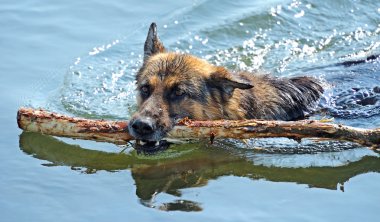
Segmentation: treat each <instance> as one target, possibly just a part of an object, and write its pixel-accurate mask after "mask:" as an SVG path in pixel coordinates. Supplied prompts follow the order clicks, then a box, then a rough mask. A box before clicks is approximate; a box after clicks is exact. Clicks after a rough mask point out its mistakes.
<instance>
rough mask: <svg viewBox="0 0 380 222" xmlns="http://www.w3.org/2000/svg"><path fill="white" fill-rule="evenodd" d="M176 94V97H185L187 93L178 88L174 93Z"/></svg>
mask: <svg viewBox="0 0 380 222" xmlns="http://www.w3.org/2000/svg"><path fill="white" fill-rule="evenodd" d="M174 93H175V95H176V96H183V95H184V94H185V91H183V90H182V89H179V88H177V89H176V90H175V91H174Z"/></svg>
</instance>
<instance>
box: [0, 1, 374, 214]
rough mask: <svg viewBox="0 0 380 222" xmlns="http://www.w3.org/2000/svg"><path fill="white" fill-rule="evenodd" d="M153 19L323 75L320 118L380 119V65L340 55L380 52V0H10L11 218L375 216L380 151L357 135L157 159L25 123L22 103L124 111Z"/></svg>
mask: <svg viewBox="0 0 380 222" xmlns="http://www.w3.org/2000/svg"><path fill="white" fill-rule="evenodd" d="M152 21H155V22H156V23H157V24H158V26H159V27H158V29H159V30H158V31H159V34H160V37H161V39H162V41H163V42H164V44H165V45H166V47H167V48H169V49H171V50H173V51H181V52H188V53H192V54H195V55H197V56H200V57H202V58H204V59H207V60H208V61H210V62H212V63H214V64H218V65H223V66H227V67H229V68H231V69H242V70H248V71H256V70H264V71H266V72H271V73H273V74H274V75H277V76H293V75H301V74H304V73H306V74H308V75H312V76H315V77H316V78H319V79H321V80H322V81H324V82H326V84H325V85H326V93H325V94H324V98H322V100H321V103H320V105H319V110H321V111H322V112H320V113H318V114H316V115H314V116H313V118H320V117H321V116H326V117H328V118H330V117H334V119H335V122H338V123H344V124H347V125H352V126H359V127H364V128H373V127H380V93H377V91H376V90H374V87H376V86H380V62H379V61H373V62H368V63H363V64H358V65H352V66H343V65H339V64H340V63H342V62H345V61H353V60H360V59H363V58H366V57H367V56H370V55H378V54H380V2H379V1H374V0H373V1H369V0H368V1H354V0H348V1H343V0H339V1H316V0H309V1H276V0H271V1H239V0H238V1H211V0H209V1H175V2H174V1H173V2H171V1H160V2H154V1H152V2H141V1H134V0H131V1H121V0H117V1H110V2H106V1H104V2H102V1H99V0H91V1H86V2H77V1H70V0H69V1H36V0H30V1H26V0H22V1H9V0H4V1H3V2H2V3H1V4H0V50H1V54H0V60H1V63H0V83H1V87H0V90H1V91H0V95H1V100H0V101H1V103H0V106H1V110H2V112H1V114H2V115H0V121H1V123H2V127H1V133H0V158H1V159H0V160H1V161H0V187H1V190H0V213H1V219H0V221H255V220H256V221H359V220H362V221H376V220H377V218H378V215H377V212H378V211H379V210H380V204H379V203H380V192H379V189H378V187H379V185H380V174H379V172H380V156H379V153H378V152H376V151H372V150H369V149H367V148H365V147H360V146H357V145H355V144H350V143H339V142H331V141H327V142H315V141H311V140H305V141H302V143H300V144H298V143H297V142H294V141H290V140H287V139H277V140H250V141H247V144H248V145H247V144H246V143H243V142H240V141H234V140H227V141H217V142H216V143H215V144H213V145H210V144H208V143H207V142H199V143H190V144H182V145H177V146H173V147H171V149H170V150H168V151H165V152H161V153H158V154H156V155H150V156H146V155H141V154H138V153H136V151H134V150H133V149H132V148H131V147H130V146H126V147H119V146H115V145H112V144H105V143H96V142H91V141H81V140H71V139H62V138H54V137H50V136H46V135H41V134H36V133H27V132H22V131H21V130H19V129H18V128H17V124H16V118H15V117H16V111H17V109H18V108H19V107H20V106H31V107H43V108H46V109H49V110H51V111H57V112H61V113H66V114H69V115H72V116H81V117H87V118H108V119H128V118H129V116H130V115H131V113H132V112H133V111H134V110H135V102H134V101H135V97H134V96H135V94H134V83H133V79H134V74H135V73H136V70H137V69H138V67H139V66H140V65H141V55H142V47H143V42H144V40H145V35H146V32H147V28H148V26H149V24H150V23H151V22H152ZM363 101H372V102H369V103H368V102H366V103H365V104H364V102H363ZM249 147H260V148H262V149H263V152H258V151H257V150H253V149H250V148H249Z"/></svg>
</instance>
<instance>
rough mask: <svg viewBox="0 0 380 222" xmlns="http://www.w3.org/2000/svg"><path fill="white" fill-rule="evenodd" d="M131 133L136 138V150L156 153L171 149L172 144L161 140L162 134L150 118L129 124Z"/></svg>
mask: <svg viewBox="0 0 380 222" xmlns="http://www.w3.org/2000/svg"><path fill="white" fill-rule="evenodd" d="M128 131H129V133H130V134H131V135H132V136H133V137H135V138H136V143H135V149H136V150H142V151H147V152H156V151H159V150H164V149H166V148H168V147H169V145H170V143H169V142H167V141H165V140H161V139H162V136H161V134H162V133H161V132H158V131H159V130H158V129H157V127H156V124H155V123H154V121H153V120H152V118H150V117H139V118H134V119H132V120H131V121H130V122H129V124H128Z"/></svg>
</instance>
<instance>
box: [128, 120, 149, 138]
mask: <svg viewBox="0 0 380 222" xmlns="http://www.w3.org/2000/svg"><path fill="white" fill-rule="evenodd" d="M131 127H132V129H133V131H135V133H137V134H139V135H141V136H143V135H149V134H152V133H153V131H154V127H153V121H152V120H151V119H150V118H139V119H136V120H135V121H133V122H132V125H131Z"/></svg>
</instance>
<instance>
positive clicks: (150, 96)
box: [130, 24, 323, 140]
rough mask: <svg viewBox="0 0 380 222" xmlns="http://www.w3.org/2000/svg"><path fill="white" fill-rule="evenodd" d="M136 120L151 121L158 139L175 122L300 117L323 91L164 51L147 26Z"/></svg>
mask: <svg viewBox="0 0 380 222" xmlns="http://www.w3.org/2000/svg"><path fill="white" fill-rule="evenodd" d="M136 82H137V91H138V107H139V109H138V112H137V113H136V114H135V115H134V116H133V118H132V120H131V123H133V121H135V120H136V119H138V118H147V119H149V121H152V122H153V125H154V133H153V134H152V135H139V134H138V133H135V132H133V129H131V130H130V131H132V132H131V133H132V135H133V136H135V137H137V138H140V139H146V140H160V139H161V138H162V137H164V136H165V134H166V132H168V131H169V130H170V129H171V128H172V127H173V126H174V124H175V122H176V120H177V119H181V118H184V117H189V118H191V119H196V120H217V119H234V120H239V119H268V120H269V119H273V120H295V119H301V118H304V115H305V112H307V111H308V110H309V109H310V108H311V107H312V106H313V105H314V104H315V102H316V101H318V99H319V97H320V95H321V94H322V92H323V88H322V87H321V85H320V84H319V83H318V81H317V80H315V79H313V78H310V77H295V78H276V77H273V76H270V75H265V74H255V73H248V72H233V71H230V70H227V69H226V68H224V67H220V66H214V65H212V64H210V63H208V62H207V61H205V60H202V59H200V58H197V57H195V56H192V55H188V54H180V53H172V52H166V50H165V48H164V46H163V44H162V43H161V41H159V39H158V37H157V34H156V27H155V25H154V24H152V26H151V28H150V31H149V33H148V37H147V41H146V43H145V47H144V64H143V66H142V67H141V68H140V70H139V72H138V74H137V76H136Z"/></svg>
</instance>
